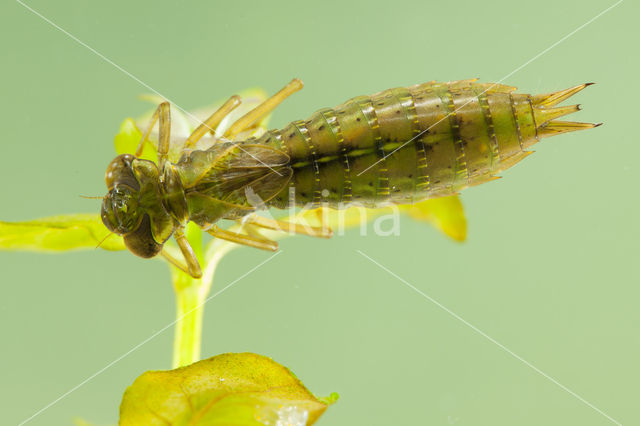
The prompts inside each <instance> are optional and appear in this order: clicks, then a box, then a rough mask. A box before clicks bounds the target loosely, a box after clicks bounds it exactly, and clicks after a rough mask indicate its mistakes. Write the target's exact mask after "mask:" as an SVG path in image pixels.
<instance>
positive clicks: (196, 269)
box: [160, 226, 202, 278]
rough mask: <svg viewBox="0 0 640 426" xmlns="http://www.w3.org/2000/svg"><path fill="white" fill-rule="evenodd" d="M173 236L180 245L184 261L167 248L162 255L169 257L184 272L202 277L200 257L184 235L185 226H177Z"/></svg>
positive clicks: (170, 261)
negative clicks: (172, 254) (170, 252)
mask: <svg viewBox="0 0 640 426" xmlns="http://www.w3.org/2000/svg"><path fill="white" fill-rule="evenodd" d="M173 236H174V238H175V239H176V242H177V243H178V247H180V251H181V252H182V256H183V257H184V261H182V260H180V259H176V258H175V257H173V256H171V255H170V254H169V252H168V251H167V250H166V249H165V250H162V252H161V253H160V254H161V255H162V257H164V258H165V259H167V260H168V261H169V263H171V264H172V265H173V266H175V267H176V268H178V269H180V270H181V271H182V272H184V273H186V274H189V275H191V276H192V277H193V278H202V269H201V268H200V263H199V262H198V258H197V257H196V253H195V252H194V251H193V248H192V247H191V244H189V241H188V240H187V237H186V236H185V235H184V226H179V227H178V228H176V230H175V232H174V234H173ZM185 261H186V263H185Z"/></svg>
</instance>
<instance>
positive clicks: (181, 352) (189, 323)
mask: <svg viewBox="0 0 640 426" xmlns="http://www.w3.org/2000/svg"><path fill="white" fill-rule="evenodd" d="M189 280H190V281H192V282H194V284H195V283H196V282H199V281H200V280H194V279H191V278H189ZM198 287H199V286H198V285H192V286H188V287H186V288H181V289H176V318H177V321H178V322H177V323H176V329H175V337H174V341H173V368H178V367H183V366H185V365H189V364H192V363H194V362H196V361H199V360H200V348H201V342H202V318H203V314H204V300H205V298H206V295H203V294H202V292H201V291H200V289H199V288H198Z"/></svg>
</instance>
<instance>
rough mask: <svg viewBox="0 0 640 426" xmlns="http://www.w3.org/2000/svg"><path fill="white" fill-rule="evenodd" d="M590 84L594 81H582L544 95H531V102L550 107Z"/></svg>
mask: <svg viewBox="0 0 640 426" xmlns="http://www.w3.org/2000/svg"><path fill="white" fill-rule="evenodd" d="M592 84H594V83H584V84H579V85H577V86H574V87H570V88H568V89H564V90H560V91H557V92H553V93H545V94H544V95H535V96H532V97H531V102H532V103H533V105H534V106H541V107H552V106H554V105H557V104H559V103H560V102H562V101H564V100H565V99H567V98H570V97H571V96H573V95H575V94H576V93H578V92H579V91H581V90H582V89H584V88H585V87H587V86H591V85H592Z"/></svg>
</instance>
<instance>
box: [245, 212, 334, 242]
mask: <svg viewBox="0 0 640 426" xmlns="http://www.w3.org/2000/svg"><path fill="white" fill-rule="evenodd" d="M242 221H243V222H244V223H249V224H251V225H255V226H259V227H260V228H265V229H273V230H274V231H283V232H292V233H295V234H303V235H309V236H311V237H320V238H331V236H332V235H333V231H332V230H331V229H329V228H327V227H325V226H322V227H317V226H308V225H303V224H301V223H294V222H285V221H283V220H275V219H268V218H266V217H262V216H258V215H256V214H251V215H249V216H247V217H245V218H244V219H242Z"/></svg>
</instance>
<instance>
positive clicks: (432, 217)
mask: <svg viewBox="0 0 640 426" xmlns="http://www.w3.org/2000/svg"><path fill="white" fill-rule="evenodd" d="M400 208H401V209H402V210H403V211H404V212H405V213H407V214H408V215H409V216H411V217H412V218H414V219H416V220H419V221H426V222H430V223H432V224H433V225H434V226H435V227H436V228H438V229H440V230H441V231H442V232H444V233H445V234H446V235H448V236H449V237H451V238H453V239H454V240H456V241H464V240H465V239H466V238H467V219H466V218H465V217H464V210H463V208H462V203H461V202H460V198H459V197H458V196H457V195H452V196H449V197H440V198H433V199H431V200H426V201H422V202H420V203H416V204H409V205H404V206H401V207H400Z"/></svg>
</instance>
